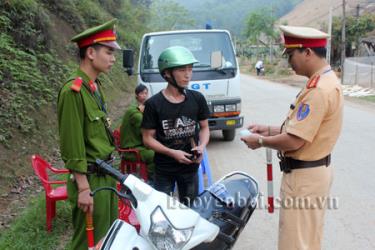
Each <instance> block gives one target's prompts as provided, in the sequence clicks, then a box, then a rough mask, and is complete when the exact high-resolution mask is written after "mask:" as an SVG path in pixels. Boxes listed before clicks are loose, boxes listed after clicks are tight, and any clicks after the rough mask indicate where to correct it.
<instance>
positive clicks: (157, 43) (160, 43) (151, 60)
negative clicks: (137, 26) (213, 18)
mask: <svg viewBox="0 0 375 250" xmlns="http://www.w3.org/2000/svg"><path fill="white" fill-rule="evenodd" d="M170 46H183V47H185V48H187V49H189V50H190V51H191V52H192V53H193V54H194V56H195V58H196V59H197V60H198V61H199V63H197V64H194V68H193V70H194V71H204V70H210V63H211V53H212V52H213V51H221V54H222V56H223V58H222V68H224V69H225V68H236V67H237V65H236V60H235V55H234V51H233V47H232V43H231V41H230V38H229V35H228V34H227V33H225V32H206V33H204V32H194V33H178V34H176V33H175V34H162V35H154V36H147V37H146V38H145V40H144V43H143V48H142V55H141V73H154V72H158V58H159V55H160V53H161V52H162V51H163V50H164V49H165V48H168V47H170Z"/></svg>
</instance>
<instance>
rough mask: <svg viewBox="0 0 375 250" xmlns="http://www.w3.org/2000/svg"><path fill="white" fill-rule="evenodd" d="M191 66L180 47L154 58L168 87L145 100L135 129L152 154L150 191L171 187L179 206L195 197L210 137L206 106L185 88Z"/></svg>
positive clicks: (189, 57) (192, 59) (190, 57)
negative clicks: (153, 188) (140, 133)
mask: <svg viewBox="0 0 375 250" xmlns="http://www.w3.org/2000/svg"><path fill="white" fill-rule="evenodd" d="M197 62H198V61H197V60H196V59H195V57H194V56H193V54H192V53H191V52H190V51H189V50H188V49H186V48H184V47H180V46H173V47H169V48H167V49H165V50H164V51H163V52H162V53H161V54H160V56H159V59H158V66H159V72H160V74H161V75H162V77H163V78H164V79H165V80H166V81H167V83H168V85H167V87H166V88H165V89H163V90H162V91H160V92H159V93H157V94H155V95H154V96H152V97H151V98H150V99H148V100H147V101H146V107H145V111H144V114H143V121H142V125H141V127H142V135H143V142H144V143H145V145H146V146H148V147H149V148H151V149H153V150H154V151H155V157H154V162H155V179H154V181H155V189H157V190H159V191H162V192H164V193H167V194H171V193H172V192H173V191H174V187H175V183H177V187H178V194H179V199H180V201H182V202H183V203H185V205H189V202H190V201H192V200H193V199H194V198H195V197H196V196H197V195H198V167H199V164H200V162H201V160H202V154H203V150H204V148H205V147H206V145H207V143H208V140H209V136H210V133H209V128H208V115H209V110H208V106H207V102H206V100H205V98H204V96H203V95H202V94H201V93H199V92H197V91H193V90H189V89H187V87H188V86H189V82H190V80H191V77H192V74H193V64H194V63H197Z"/></svg>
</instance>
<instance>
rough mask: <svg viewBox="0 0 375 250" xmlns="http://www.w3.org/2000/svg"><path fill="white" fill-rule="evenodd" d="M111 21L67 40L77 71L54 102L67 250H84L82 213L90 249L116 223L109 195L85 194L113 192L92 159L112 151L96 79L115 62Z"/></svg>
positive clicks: (112, 182) (111, 181)
mask: <svg viewBox="0 0 375 250" xmlns="http://www.w3.org/2000/svg"><path fill="white" fill-rule="evenodd" d="M116 21H117V20H116V19H113V20H111V21H109V22H106V23H104V24H102V25H99V26H96V27H93V28H90V29H88V30H86V31H84V32H82V33H80V34H78V35H76V36H75V37H73V38H72V42H76V43H77V44H78V47H79V54H80V63H79V67H78V68H77V69H76V70H75V71H74V72H72V74H71V76H70V77H69V78H68V80H67V81H65V83H64V84H63V86H62V88H61V89H60V92H59V95H58V99H57V116H58V125H59V134H60V151H61V157H62V159H63V161H64V162H65V167H66V168H68V169H69V170H70V176H69V178H68V182H67V189H68V198H69V201H70V204H71V207H72V222H73V229H74V232H73V237H72V242H71V245H70V249H73V250H87V249H88V246H87V238H86V223H85V217H86V213H89V214H92V216H93V223H94V239H95V244H96V243H97V242H98V241H99V240H100V239H101V238H102V237H104V236H105V234H106V233H107V231H108V229H109V228H110V226H111V224H112V222H113V221H114V220H115V219H116V218H117V209H118V207H117V197H116V196H115V195H114V193H113V192H100V193H97V194H96V195H95V196H94V197H92V196H90V192H91V191H93V190H94V189H96V188H98V187H104V186H110V187H114V188H115V187H116V182H115V180H114V179H113V178H111V177H110V176H106V175H105V174H103V173H102V172H101V171H100V170H99V168H98V166H97V165H96V164H95V161H96V159H101V160H106V161H111V159H112V152H113V151H114V149H115V147H114V144H113V138H112V134H111V131H110V128H109V127H110V124H109V120H108V119H107V118H108V113H107V105H106V103H105V98H104V94H103V92H102V84H101V82H100V81H99V79H98V76H99V75H100V74H101V73H108V72H109V70H110V69H111V67H112V66H113V64H114V63H115V55H114V54H115V51H116V50H117V49H120V46H119V45H118V44H117V42H116V33H115V31H114V25H115V23H116Z"/></svg>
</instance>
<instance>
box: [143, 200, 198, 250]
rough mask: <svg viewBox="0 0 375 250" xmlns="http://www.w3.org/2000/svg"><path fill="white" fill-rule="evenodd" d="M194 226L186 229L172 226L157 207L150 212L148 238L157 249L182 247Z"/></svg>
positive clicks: (165, 249)
mask: <svg viewBox="0 0 375 250" xmlns="http://www.w3.org/2000/svg"><path fill="white" fill-rule="evenodd" d="M193 230H194V227H191V228H186V229H177V228H174V227H173V225H172V224H171V223H170V221H169V220H168V218H167V217H166V216H165V214H164V212H163V210H161V208H160V207H157V208H156V209H155V210H154V211H153V212H152V214H151V227H150V231H149V233H148V236H149V239H150V240H151V242H152V244H154V246H155V247H156V248H157V249H163V250H169V249H171V250H172V249H176V250H178V249H182V248H183V247H184V246H185V244H186V243H187V242H188V241H189V239H190V237H191V235H192V234H193Z"/></svg>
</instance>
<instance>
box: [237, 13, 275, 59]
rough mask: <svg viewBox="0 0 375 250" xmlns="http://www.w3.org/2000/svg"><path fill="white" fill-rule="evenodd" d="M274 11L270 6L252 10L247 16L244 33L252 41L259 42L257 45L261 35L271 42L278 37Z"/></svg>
mask: <svg viewBox="0 0 375 250" xmlns="http://www.w3.org/2000/svg"><path fill="white" fill-rule="evenodd" d="M272 11H273V10H272V9H270V8H262V9H260V10H257V11H254V12H251V13H250V14H249V15H248V17H247V20H246V26H245V30H244V35H245V37H247V39H248V41H249V42H250V43H252V44H254V43H255V44H257V47H259V46H258V45H259V40H260V38H261V36H264V37H266V38H267V42H269V43H270V44H272V41H273V40H274V39H275V38H276V37H277V32H276V31H275V30H274V23H275V21H276V17H275V16H274V15H273V13H272ZM256 53H258V51H257V52H256Z"/></svg>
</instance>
